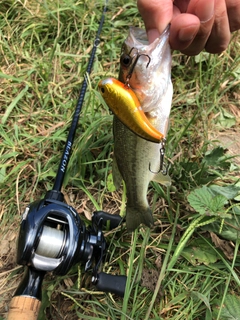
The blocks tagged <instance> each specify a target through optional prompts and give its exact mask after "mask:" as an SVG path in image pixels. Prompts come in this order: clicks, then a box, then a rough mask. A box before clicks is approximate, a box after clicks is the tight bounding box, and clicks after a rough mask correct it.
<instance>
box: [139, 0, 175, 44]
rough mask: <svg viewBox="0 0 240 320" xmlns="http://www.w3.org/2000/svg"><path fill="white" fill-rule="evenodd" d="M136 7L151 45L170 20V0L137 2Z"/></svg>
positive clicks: (143, 0)
mask: <svg viewBox="0 0 240 320" xmlns="http://www.w3.org/2000/svg"><path fill="white" fill-rule="evenodd" d="M137 5H138V10H139V12H140V14H141V16H142V18H143V21H144V24H145V28H146V31H147V35H148V40H149V42H150V43H151V42H153V41H154V40H155V39H156V38H157V37H158V36H159V35H160V34H161V33H162V32H163V31H164V29H165V28H166V27H167V25H168V24H169V23H170V21H171V19H172V11H173V4H172V0H138V1H137Z"/></svg>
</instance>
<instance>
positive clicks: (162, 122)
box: [113, 27, 173, 231]
mask: <svg viewBox="0 0 240 320" xmlns="http://www.w3.org/2000/svg"><path fill="white" fill-rule="evenodd" d="M168 38H169V31H168V29H166V30H165V31H164V32H163V34H162V35H161V36H160V37H159V38H158V39H156V40H155V41H154V42H153V43H151V44H149V43H148V40H147V35H146V32H145V30H142V29H139V28H134V27H132V28H130V31H129V35H128V37H127V39H126V40H125V42H124V44H123V49H122V50H123V51H122V55H121V59H120V64H121V66H120V73H119V80H120V81H121V82H122V83H127V84H128V85H129V86H130V87H131V89H132V90H133V91H134V92H135V94H136V96H137V98H138V100H139V101H140V104H141V107H142V109H143V111H144V112H145V115H146V116H147V118H148V120H149V121H150V122H151V123H152V125H153V126H154V127H155V128H156V129H157V130H158V131H159V132H161V133H162V134H163V136H164V138H166V135H167V131H168V126H169V114H170V110H171V102H172V93H173V89H172V82H171V51H170V47H169V44H168ZM113 134H114V159H113V180H114V184H115V186H116V188H118V187H119V186H120V185H121V182H122V179H123V180H124V182H125V185H126V190H127V191H126V192H127V204H126V224H127V229H128V231H133V230H135V229H136V228H137V227H138V226H139V225H140V224H141V223H143V224H145V225H146V226H148V227H150V226H151V225H152V224H153V217H152V211H151V209H150V207H149V204H148V200H147V192H148V186H149V183H150V181H157V182H159V183H161V184H163V185H166V186H169V185H170V184H171V180H170V177H169V176H168V175H164V174H163V173H162V172H161V171H160V172H159V168H160V166H161V164H160V149H162V147H163V145H162V143H154V142H150V141H147V140H145V139H143V138H141V137H139V136H138V135H136V134H134V133H133V132H132V131H131V130H129V129H128V128H127V127H126V126H125V125H124V124H123V123H122V122H121V121H120V120H119V119H118V118H117V116H114V120H113ZM150 169H151V170H150Z"/></svg>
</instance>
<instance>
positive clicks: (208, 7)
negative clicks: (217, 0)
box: [196, 0, 214, 23]
mask: <svg viewBox="0 0 240 320" xmlns="http://www.w3.org/2000/svg"><path fill="white" fill-rule="evenodd" d="M196 15H197V16H198V18H199V20H200V21H201V23H205V22H207V21H209V20H210V19H212V17H213V15H214V0H208V1H207V2H206V4H205V5H204V6H203V7H201V8H199V7H198V8H196Z"/></svg>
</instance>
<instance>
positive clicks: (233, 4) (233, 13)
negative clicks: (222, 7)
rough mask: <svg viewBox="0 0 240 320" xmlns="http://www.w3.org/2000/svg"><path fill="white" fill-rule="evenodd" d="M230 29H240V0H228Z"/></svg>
mask: <svg viewBox="0 0 240 320" xmlns="http://www.w3.org/2000/svg"><path fill="white" fill-rule="evenodd" d="M226 6H227V13H228V20H229V25H230V31H231V32H233V31H236V30H239V29H240V0H226Z"/></svg>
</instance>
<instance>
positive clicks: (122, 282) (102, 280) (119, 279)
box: [94, 272, 127, 297]
mask: <svg viewBox="0 0 240 320" xmlns="http://www.w3.org/2000/svg"><path fill="white" fill-rule="evenodd" d="M126 282H127V277H126V276H118V275H112V274H108V273H105V272H100V273H98V274H97V279H95V281H94V284H95V285H96V287H97V289H98V290H100V291H104V292H111V293H115V294H117V295H118V296H120V297H124V293H125V288H126Z"/></svg>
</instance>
